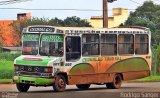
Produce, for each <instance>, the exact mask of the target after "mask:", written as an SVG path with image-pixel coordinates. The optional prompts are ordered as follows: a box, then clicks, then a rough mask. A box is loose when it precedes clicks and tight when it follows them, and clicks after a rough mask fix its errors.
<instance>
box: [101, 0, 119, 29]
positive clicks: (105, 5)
mask: <svg viewBox="0 0 160 98" xmlns="http://www.w3.org/2000/svg"><path fill="white" fill-rule="evenodd" d="M114 1H117V0H103V28H108V2H109V3H112V2H114Z"/></svg>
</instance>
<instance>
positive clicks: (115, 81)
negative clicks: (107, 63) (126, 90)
mask: <svg viewBox="0 0 160 98" xmlns="http://www.w3.org/2000/svg"><path fill="white" fill-rule="evenodd" d="M121 84H122V77H121V75H120V74H116V75H115V76H114V78H113V82H111V83H107V84H106V86H107V88H109V89H119V88H120V87H121Z"/></svg>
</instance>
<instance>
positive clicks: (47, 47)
mask: <svg viewBox="0 0 160 98" xmlns="http://www.w3.org/2000/svg"><path fill="white" fill-rule="evenodd" d="M63 40H64V38H63V35H60V34H54V35H53V34H43V35H42V37H41V47H40V55H42V56H63V51H64V48H63Z"/></svg>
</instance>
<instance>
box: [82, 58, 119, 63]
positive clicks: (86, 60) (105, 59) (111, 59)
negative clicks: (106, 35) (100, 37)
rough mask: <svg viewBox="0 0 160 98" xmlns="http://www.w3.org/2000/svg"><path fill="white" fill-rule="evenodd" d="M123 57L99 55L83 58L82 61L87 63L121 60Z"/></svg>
mask: <svg viewBox="0 0 160 98" xmlns="http://www.w3.org/2000/svg"><path fill="white" fill-rule="evenodd" d="M119 60H121V57H98V58H83V59H82V62H83V63H86V62H89V61H119Z"/></svg>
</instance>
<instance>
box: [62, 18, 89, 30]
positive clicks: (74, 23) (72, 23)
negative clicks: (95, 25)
mask: <svg viewBox="0 0 160 98" xmlns="http://www.w3.org/2000/svg"><path fill="white" fill-rule="evenodd" d="M64 26H66V27H91V25H90V24H89V23H88V22H87V21H86V20H81V19H80V18H79V17H76V16H73V17H67V18H66V19H64Z"/></svg>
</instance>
